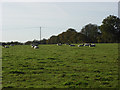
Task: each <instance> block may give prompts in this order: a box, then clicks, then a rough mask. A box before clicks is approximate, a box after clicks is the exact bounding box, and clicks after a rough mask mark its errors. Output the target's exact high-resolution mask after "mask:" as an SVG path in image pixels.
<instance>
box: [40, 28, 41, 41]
mask: <svg viewBox="0 0 120 90" xmlns="http://www.w3.org/2000/svg"><path fill="white" fill-rule="evenodd" d="M40 41H41V27H40Z"/></svg>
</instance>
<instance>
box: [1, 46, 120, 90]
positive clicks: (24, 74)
mask: <svg viewBox="0 0 120 90" xmlns="http://www.w3.org/2000/svg"><path fill="white" fill-rule="evenodd" d="M2 69H3V71H2V75H3V76H2V77H3V81H2V84H3V88H5V87H13V88H32V87H33V88H117V87H118V44H97V45H96V47H77V46H75V47H69V46H67V45H62V46H57V45H39V49H36V50H35V49H33V48H31V47H30V46H29V45H16V46H13V47H10V48H3V49H2Z"/></svg>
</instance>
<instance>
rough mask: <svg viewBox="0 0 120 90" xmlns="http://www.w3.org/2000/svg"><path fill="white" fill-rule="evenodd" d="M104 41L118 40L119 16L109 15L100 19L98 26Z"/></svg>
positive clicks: (119, 31)
mask: <svg viewBox="0 0 120 90" xmlns="http://www.w3.org/2000/svg"><path fill="white" fill-rule="evenodd" d="M100 30H101V32H102V39H103V41H104V42H120V37H119V36H120V18H118V17H117V16H113V15H110V16H108V17H107V18H105V19H104V20H103V21H102V25H101V26H100Z"/></svg>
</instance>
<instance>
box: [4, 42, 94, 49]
mask: <svg viewBox="0 0 120 90" xmlns="http://www.w3.org/2000/svg"><path fill="white" fill-rule="evenodd" d="M62 45H63V44H61V43H58V44H57V46H62ZM65 45H69V46H71V47H73V46H75V45H73V44H68V43H66V44H65ZM10 46H14V44H11V45H10ZM83 46H88V47H95V46H96V45H95V44H91V43H83V44H80V45H78V47H83ZM2 47H3V48H9V46H7V45H2ZM31 48H34V49H38V48H39V47H38V45H35V44H32V45H31Z"/></svg>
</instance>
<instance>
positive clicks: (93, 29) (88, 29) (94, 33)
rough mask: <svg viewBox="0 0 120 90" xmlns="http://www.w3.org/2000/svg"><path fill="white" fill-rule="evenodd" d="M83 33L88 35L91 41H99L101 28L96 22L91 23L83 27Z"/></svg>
mask: <svg viewBox="0 0 120 90" xmlns="http://www.w3.org/2000/svg"><path fill="white" fill-rule="evenodd" d="M81 33H82V34H84V35H86V36H87V37H88V41H89V42H97V37H98V33H99V29H98V26H97V25H96V24H91V23H90V24H87V25H86V26H84V27H83V28H82V30H81Z"/></svg>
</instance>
